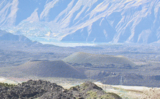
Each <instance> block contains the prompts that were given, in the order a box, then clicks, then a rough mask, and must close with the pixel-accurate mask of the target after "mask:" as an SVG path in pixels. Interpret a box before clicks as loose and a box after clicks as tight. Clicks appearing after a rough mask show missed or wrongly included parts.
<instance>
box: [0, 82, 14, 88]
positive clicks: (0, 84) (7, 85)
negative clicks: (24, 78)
mask: <svg viewBox="0 0 160 99" xmlns="http://www.w3.org/2000/svg"><path fill="white" fill-rule="evenodd" d="M14 86H16V85H15V84H8V83H1V82H0V87H14Z"/></svg>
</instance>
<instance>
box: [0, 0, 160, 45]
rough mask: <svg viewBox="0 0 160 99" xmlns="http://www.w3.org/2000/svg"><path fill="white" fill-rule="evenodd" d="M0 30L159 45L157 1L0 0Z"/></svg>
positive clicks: (159, 5) (159, 7)
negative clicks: (156, 43) (155, 43)
mask: <svg viewBox="0 0 160 99" xmlns="http://www.w3.org/2000/svg"><path fill="white" fill-rule="evenodd" d="M0 29H2V30H7V31H9V32H12V33H15V34H23V35H25V36H27V37H29V38H33V37H34V38H46V40H47V39H48V40H49V39H57V40H60V41H69V42H111V43H153V42H160V1H159V0H0ZM39 41H40V42H41V39H39Z"/></svg>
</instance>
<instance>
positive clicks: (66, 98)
mask: <svg viewBox="0 0 160 99" xmlns="http://www.w3.org/2000/svg"><path fill="white" fill-rule="evenodd" d="M0 98H1V99H18V98H20V99H35V98H38V99H95V98H96V99H121V97H120V96H118V95H117V94H114V93H106V92H105V91H103V90H102V88H100V87H98V86H97V85H95V84H94V83H92V82H86V83H83V84H81V85H78V86H75V87H72V88H70V89H64V88H63V87H62V86H59V85H57V84H56V83H51V82H49V81H43V80H29V81H27V82H23V83H21V84H18V85H15V86H13V87H7V86H0Z"/></svg>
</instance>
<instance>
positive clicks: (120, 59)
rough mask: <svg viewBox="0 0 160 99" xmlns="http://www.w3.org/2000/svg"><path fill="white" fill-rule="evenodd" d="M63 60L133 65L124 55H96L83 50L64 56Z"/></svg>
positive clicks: (96, 63)
mask: <svg viewBox="0 0 160 99" xmlns="http://www.w3.org/2000/svg"><path fill="white" fill-rule="evenodd" d="M63 61H65V62H68V63H78V64H84V63H91V64H92V65H99V66H100V65H107V64H108V65H109V64H113V65H114V64H115V65H116V64H119V65H126V66H127V65H129V66H135V64H134V63H133V62H132V61H130V60H129V59H127V58H126V57H124V56H111V55H98V54H89V53H84V52H76V53H74V54H72V55H70V56H68V57H66V58H64V59H63Z"/></svg>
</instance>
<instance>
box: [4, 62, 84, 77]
mask: <svg viewBox="0 0 160 99" xmlns="http://www.w3.org/2000/svg"><path fill="white" fill-rule="evenodd" d="M4 71H6V72H7V73H8V74H10V75H12V76H13V75H14V76H39V77H63V78H85V75H84V74H83V73H81V72H80V71H78V70H76V69H75V68H74V67H72V66H70V65H68V64H66V63H65V62H63V61H29V62H27V63H25V64H22V65H20V66H17V67H12V68H9V67H8V68H3V70H2V72H4ZM5 74H6V73H5Z"/></svg>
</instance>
